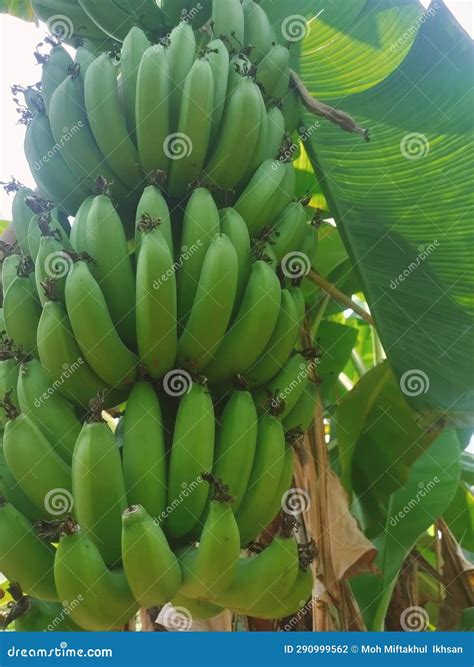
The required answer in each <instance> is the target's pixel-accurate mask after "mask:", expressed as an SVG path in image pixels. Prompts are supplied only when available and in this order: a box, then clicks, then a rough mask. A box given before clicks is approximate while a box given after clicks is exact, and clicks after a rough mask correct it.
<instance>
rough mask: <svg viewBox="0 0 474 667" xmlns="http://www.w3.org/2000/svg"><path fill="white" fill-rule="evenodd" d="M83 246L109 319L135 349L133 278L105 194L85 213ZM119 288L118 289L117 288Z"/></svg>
mask: <svg viewBox="0 0 474 667" xmlns="http://www.w3.org/2000/svg"><path fill="white" fill-rule="evenodd" d="M85 237H86V238H85V243H86V248H87V252H88V254H89V255H90V256H91V257H92V259H93V261H92V262H91V264H90V270H91V273H92V274H93V276H94V278H95V279H96V280H97V282H98V283H99V286H100V289H101V290H102V293H103V295H104V298H105V301H106V303H107V307H108V310H109V312H110V317H111V318H112V321H113V323H114V326H115V328H116V329H117V332H118V334H119V336H120V337H121V338H122V340H123V341H124V343H125V344H126V345H128V346H129V347H131V348H132V349H133V348H135V345H136V333H135V276H134V275H133V269H132V263H131V261H130V257H129V254H128V245H127V239H126V237H125V232H124V228H123V225H122V221H121V220H120V216H119V214H118V213H117V211H116V209H115V207H114V205H113V203H112V201H111V200H110V198H109V197H106V196H105V195H98V196H97V197H95V198H94V201H93V202H92V205H91V207H90V209H89V213H88V214H87V220H86V235H85ZM117 287H119V289H117Z"/></svg>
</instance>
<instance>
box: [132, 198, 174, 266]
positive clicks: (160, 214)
mask: <svg viewBox="0 0 474 667" xmlns="http://www.w3.org/2000/svg"><path fill="white" fill-rule="evenodd" d="M144 216H145V218H146V219H150V218H151V219H152V220H157V221H158V220H159V221H160V231H161V233H162V234H163V236H164V237H165V239H166V242H167V243H168V247H169V249H170V253H171V254H172V255H174V247H173V231H172V225H171V217H170V211H169V208H168V204H167V203H166V199H165V198H164V197H163V195H162V194H161V191H160V190H159V188H157V187H156V186H155V185H149V186H147V187H146V188H145V189H144V190H143V194H142V196H141V197H140V201H139V202H138V206H137V214H136V218H135V252H136V253H137V254H138V252H139V251H140V244H141V241H142V237H143V232H142V231H141V228H140V224H139V223H140V222H142V220H143V217H144Z"/></svg>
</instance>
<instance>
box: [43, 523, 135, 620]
mask: <svg viewBox="0 0 474 667" xmlns="http://www.w3.org/2000/svg"><path fill="white" fill-rule="evenodd" d="M67 531H68V533H69V534H66V535H63V536H62V537H61V540H60V542H59V546H58V548H57V551H56V557H55V560H54V579H55V582H56V586H57V589H58V593H59V597H60V599H61V600H80V604H78V605H77V606H75V607H72V606H71V618H72V619H73V620H74V621H75V622H76V623H77V624H78V625H80V626H81V627H82V628H84V630H113V629H119V628H121V627H122V626H123V625H124V624H125V623H127V622H128V621H129V620H130V619H131V618H132V617H133V616H134V615H135V614H136V612H137V611H138V603H137V602H136V600H135V599H134V597H133V595H132V593H131V591H130V588H129V586H128V583H127V580H126V578H125V574H124V572H123V570H122V569H121V568H115V569H113V570H110V569H108V567H107V565H106V564H105V563H104V560H103V558H102V556H101V555H100V552H99V550H98V549H97V547H96V546H95V544H94V542H93V541H92V540H91V539H90V537H89V536H88V535H87V534H85V533H84V531H83V530H81V529H80V528H79V527H78V526H77V524H75V525H74V524H72V522H70V523H69V525H67Z"/></svg>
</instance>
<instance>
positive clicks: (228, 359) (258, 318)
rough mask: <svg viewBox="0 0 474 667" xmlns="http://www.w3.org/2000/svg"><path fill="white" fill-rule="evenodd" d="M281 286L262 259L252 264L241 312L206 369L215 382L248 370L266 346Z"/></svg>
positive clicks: (277, 312)
mask: <svg viewBox="0 0 474 667" xmlns="http://www.w3.org/2000/svg"><path fill="white" fill-rule="evenodd" d="M280 301H281V288H280V283H279V280H278V278H277V277H276V275H275V273H274V272H273V271H272V269H271V268H270V267H269V266H268V264H266V263H265V262H263V261H257V262H255V264H254V265H253V268H252V273H251V275H250V279H249V282H248V285H247V289H246V290H245V295H244V298H243V301H242V305H241V307H240V310H239V312H238V313H237V316H236V318H235V321H234V323H233V324H232V326H231V327H230V329H229V330H228V332H227V333H226V335H225V336H224V338H223V340H222V343H221V344H220V346H219V348H218V350H217V353H216V354H215V357H214V360H213V361H212V362H211V363H210V364H209V365H208V366H207V367H206V368H205V369H204V374H205V375H206V377H208V378H209V380H212V382H216V383H219V382H222V381H226V380H228V379H230V378H232V376H234V375H236V374H238V373H245V372H246V371H247V370H248V369H249V368H250V367H251V366H252V365H253V364H254V363H255V361H256V360H257V359H258V358H259V356H260V354H261V353H262V352H263V350H264V349H265V347H266V345H267V343H268V341H269V340H270V336H271V334H272V331H273V329H274V327H275V324H276V321H277V319H278V314H279V311H280Z"/></svg>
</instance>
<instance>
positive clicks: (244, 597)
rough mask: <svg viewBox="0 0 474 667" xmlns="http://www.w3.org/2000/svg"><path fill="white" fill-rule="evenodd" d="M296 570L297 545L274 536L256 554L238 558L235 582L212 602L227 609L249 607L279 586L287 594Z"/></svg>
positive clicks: (286, 538)
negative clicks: (264, 547)
mask: <svg viewBox="0 0 474 667" xmlns="http://www.w3.org/2000/svg"><path fill="white" fill-rule="evenodd" d="M297 572H298V548H297V545H296V542H295V540H294V538H293V537H289V536H276V537H274V538H273V540H272V542H271V543H270V544H269V546H268V547H266V549H264V550H263V551H262V552H260V553H259V554H258V555H257V556H253V557H243V558H240V560H239V561H238V563H237V567H236V572H235V577H234V581H233V582H232V584H231V586H230V587H229V588H228V589H227V591H226V592H225V593H224V594H223V595H222V596H220V597H219V598H217V599H216V600H215V601H216V602H217V604H220V605H223V606H225V607H228V608H229V609H245V610H247V609H249V610H251V609H252V607H254V605H256V604H258V601H259V600H260V599H261V597H262V596H264V595H266V594H271V592H273V591H274V590H275V589H278V588H279V587H281V588H282V589H283V590H284V591H285V589H286V591H285V592H286V594H288V593H289V592H290V591H291V588H292V587H293V586H294V583H295V580H296V576H297ZM291 579H293V581H291ZM288 584H289V585H288ZM213 601H214V600H213Z"/></svg>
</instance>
